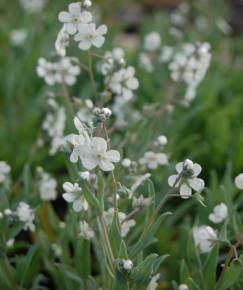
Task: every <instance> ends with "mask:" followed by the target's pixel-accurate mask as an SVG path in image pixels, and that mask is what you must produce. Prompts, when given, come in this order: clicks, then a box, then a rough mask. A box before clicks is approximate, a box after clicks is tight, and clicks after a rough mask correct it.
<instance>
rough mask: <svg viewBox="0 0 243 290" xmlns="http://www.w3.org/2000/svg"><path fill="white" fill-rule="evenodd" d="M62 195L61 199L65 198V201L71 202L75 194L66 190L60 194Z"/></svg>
mask: <svg viewBox="0 0 243 290" xmlns="http://www.w3.org/2000/svg"><path fill="white" fill-rule="evenodd" d="M62 197H63V199H65V200H66V202H73V201H74V200H75V198H76V195H75V194H73V193H68V192H66V193H64V194H63V195H62Z"/></svg>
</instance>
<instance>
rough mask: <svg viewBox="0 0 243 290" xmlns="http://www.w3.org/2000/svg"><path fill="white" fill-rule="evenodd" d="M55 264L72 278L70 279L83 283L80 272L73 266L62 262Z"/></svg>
mask: <svg viewBox="0 0 243 290" xmlns="http://www.w3.org/2000/svg"><path fill="white" fill-rule="evenodd" d="M55 265H56V266H57V267H58V269H59V270H60V272H61V273H62V274H63V275H65V276H66V277H68V278H70V280H72V281H74V282H77V283H80V284H83V280H82V279H81V278H80V276H79V275H78V273H77V272H76V271H75V270H74V269H73V268H71V267H70V266H68V265H65V264H60V263H56V264H55Z"/></svg>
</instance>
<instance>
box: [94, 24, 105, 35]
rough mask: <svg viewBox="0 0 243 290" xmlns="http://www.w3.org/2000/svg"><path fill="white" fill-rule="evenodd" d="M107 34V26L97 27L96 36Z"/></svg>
mask: <svg viewBox="0 0 243 290" xmlns="http://www.w3.org/2000/svg"><path fill="white" fill-rule="evenodd" d="M106 33H107V26H106V25H104V24H103V25H100V26H99V27H98V29H97V30H96V34H98V35H103V34H106Z"/></svg>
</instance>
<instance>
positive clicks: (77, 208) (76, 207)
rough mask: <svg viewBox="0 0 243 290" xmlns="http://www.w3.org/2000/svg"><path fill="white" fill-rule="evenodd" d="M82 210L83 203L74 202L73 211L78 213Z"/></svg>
mask: <svg viewBox="0 0 243 290" xmlns="http://www.w3.org/2000/svg"><path fill="white" fill-rule="evenodd" d="M82 209H83V203H82V201H81V200H80V199H78V200H75V202H74V203H73V210H74V211H75V212H80V211H81V210H82Z"/></svg>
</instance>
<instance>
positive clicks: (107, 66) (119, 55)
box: [98, 47, 126, 76]
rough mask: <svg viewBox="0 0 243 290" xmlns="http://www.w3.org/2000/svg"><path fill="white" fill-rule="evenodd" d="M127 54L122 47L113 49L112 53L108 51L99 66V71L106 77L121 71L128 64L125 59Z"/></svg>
mask: <svg viewBox="0 0 243 290" xmlns="http://www.w3.org/2000/svg"><path fill="white" fill-rule="evenodd" d="M124 57H125V52H124V50H123V49H122V48H120V47H115V48H113V50H112V51H107V52H106V53H105V54H104V58H103V60H102V62H101V63H100V64H99V67H98V68H99V70H100V72H101V73H102V74H103V75H104V76H107V75H110V74H112V73H113V72H114V71H116V70H117V69H118V70H119V69H120V68H121V67H123V66H124V65H125V64H126V61H125V59H124Z"/></svg>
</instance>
